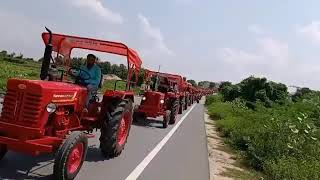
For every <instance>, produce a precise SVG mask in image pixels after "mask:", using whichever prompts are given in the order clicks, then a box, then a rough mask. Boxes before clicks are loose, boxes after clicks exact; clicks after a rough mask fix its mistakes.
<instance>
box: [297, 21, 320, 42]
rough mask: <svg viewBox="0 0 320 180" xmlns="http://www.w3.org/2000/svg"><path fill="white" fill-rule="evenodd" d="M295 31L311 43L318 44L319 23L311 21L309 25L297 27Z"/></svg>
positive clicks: (319, 36)
mask: <svg viewBox="0 0 320 180" xmlns="http://www.w3.org/2000/svg"><path fill="white" fill-rule="evenodd" d="M297 31H298V33H301V34H302V35H304V36H305V37H306V38H308V39H310V40H312V41H313V42H315V43H320V21H312V22H311V23H310V24H307V25H305V26H302V27H299V28H298V29H297Z"/></svg>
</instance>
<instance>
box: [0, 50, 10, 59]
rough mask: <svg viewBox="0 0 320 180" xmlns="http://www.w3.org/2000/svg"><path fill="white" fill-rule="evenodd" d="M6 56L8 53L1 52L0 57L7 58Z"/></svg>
mask: <svg viewBox="0 0 320 180" xmlns="http://www.w3.org/2000/svg"><path fill="white" fill-rule="evenodd" d="M7 56H8V52H7V51H5V50H3V51H1V52H0V57H7Z"/></svg>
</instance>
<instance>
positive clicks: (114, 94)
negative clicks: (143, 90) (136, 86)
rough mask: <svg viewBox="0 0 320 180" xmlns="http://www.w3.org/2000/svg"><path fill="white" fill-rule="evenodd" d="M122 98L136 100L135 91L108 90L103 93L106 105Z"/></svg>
mask: <svg viewBox="0 0 320 180" xmlns="http://www.w3.org/2000/svg"><path fill="white" fill-rule="evenodd" d="M121 99H131V100H132V102H134V92H133V91H117V90H115V91H113V90H107V91H106V92H105V93H104V95H103V100H102V102H103V103H102V104H104V105H106V104H108V103H110V102H116V101H120V100H121Z"/></svg>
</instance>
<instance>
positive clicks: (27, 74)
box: [0, 58, 40, 92]
mask: <svg viewBox="0 0 320 180" xmlns="http://www.w3.org/2000/svg"><path fill="white" fill-rule="evenodd" d="M39 69H40V64H38V63H36V62H31V61H23V60H19V61H14V62H8V61H5V60H4V59H3V58H0V92H4V91H6V85H7V81H8V79H9V78H21V79H39V71H40V70H39Z"/></svg>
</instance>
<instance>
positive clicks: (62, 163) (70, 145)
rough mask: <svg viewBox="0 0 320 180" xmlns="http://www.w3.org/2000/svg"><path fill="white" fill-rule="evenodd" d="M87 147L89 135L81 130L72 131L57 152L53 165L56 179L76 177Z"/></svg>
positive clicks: (67, 179) (65, 179)
mask: <svg viewBox="0 0 320 180" xmlns="http://www.w3.org/2000/svg"><path fill="white" fill-rule="evenodd" d="M87 148H88V138H87V136H86V135H85V134H84V133H82V132H79V131H75V132H72V133H71V135H70V136H69V137H68V138H67V140H66V141H65V142H64V143H63V144H62V145H61V146H60V148H59V149H58V151H57V153H56V157H55V160H54V166H53V174H54V176H55V179H59V180H71V179H74V178H75V177H76V175H77V174H78V173H79V171H80V169H81V166H82V164H83V161H84V160H85V158H86V154H87Z"/></svg>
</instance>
